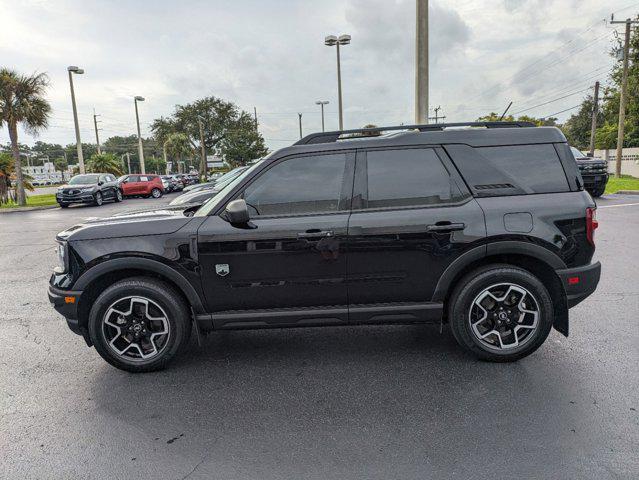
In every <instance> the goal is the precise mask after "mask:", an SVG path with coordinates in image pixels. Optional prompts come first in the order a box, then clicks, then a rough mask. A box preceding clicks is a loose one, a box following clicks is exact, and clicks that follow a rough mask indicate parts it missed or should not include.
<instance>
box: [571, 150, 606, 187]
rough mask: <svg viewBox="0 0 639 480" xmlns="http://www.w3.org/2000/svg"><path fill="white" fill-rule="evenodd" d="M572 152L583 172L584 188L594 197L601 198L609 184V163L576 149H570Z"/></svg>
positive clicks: (580, 170)
mask: <svg viewBox="0 0 639 480" xmlns="http://www.w3.org/2000/svg"><path fill="white" fill-rule="evenodd" d="M570 150H571V151H572V154H573V156H574V157H575V161H576V162H577V167H579V172H581V178H583V181H584V188H585V189H586V190H588V192H590V194H591V195H592V196H593V197H595V198H596V197H601V196H602V195H603V194H604V192H605V191H606V184H607V183H608V163H607V162H606V161H605V160H603V159H601V158H594V157H589V156H587V155H585V154H584V153H583V152H582V151H581V150H578V149H576V148H575V147H570Z"/></svg>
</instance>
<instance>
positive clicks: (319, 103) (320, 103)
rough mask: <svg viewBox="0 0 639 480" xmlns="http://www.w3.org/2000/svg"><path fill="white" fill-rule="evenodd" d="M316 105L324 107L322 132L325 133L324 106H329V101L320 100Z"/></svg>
mask: <svg viewBox="0 0 639 480" xmlns="http://www.w3.org/2000/svg"><path fill="white" fill-rule="evenodd" d="M315 105H319V106H320V107H322V132H323V131H324V105H328V100H318V101H317V102H315Z"/></svg>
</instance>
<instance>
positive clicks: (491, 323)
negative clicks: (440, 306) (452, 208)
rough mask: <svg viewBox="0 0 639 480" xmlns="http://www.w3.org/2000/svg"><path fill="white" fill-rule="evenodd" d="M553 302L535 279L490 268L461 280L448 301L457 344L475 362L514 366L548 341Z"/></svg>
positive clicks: (512, 268)
mask: <svg viewBox="0 0 639 480" xmlns="http://www.w3.org/2000/svg"><path fill="white" fill-rule="evenodd" d="M553 317H554V314H553V306H552V299H551V297H550V295H549V294H548V291H547V290H546V288H545V287H544V285H543V284H542V283H541V281H540V280H539V279H538V278H537V277H535V276H534V275H533V274H531V273H530V272H528V271H527V270H524V269H522V268H519V267H515V266H511V265H501V264H500V265H488V266H486V267H481V268H478V269H477V270H475V271H473V272H470V273H469V274H467V275H466V276H465V277H463V278H462V279H461V280H460V281H459V282H458V284H457V286H456V287H455V290H454V291H453V294H452V296H451V298H450V301H449V307H448V318H449V321H450V326H451V330H452V333H453V336H454V337H455V340H457V343H459V345H460V346H462V347H463V348H464V349H466V350H468V351H469V352H471V353H472V354H474V355H475V356H476V357H478V358H480V359H482V360H488V361H491V362H512V361H515V360H519V359H520V358H523V357H526V356H527V355H530V354H531V353H533V352H534V351H535V350H537V349H538V348H539V347H540V346H541V344H542V343H544V341H545V340H546V337H548V334H549V333H550V329H551V328H552V324H553Z"/></svg>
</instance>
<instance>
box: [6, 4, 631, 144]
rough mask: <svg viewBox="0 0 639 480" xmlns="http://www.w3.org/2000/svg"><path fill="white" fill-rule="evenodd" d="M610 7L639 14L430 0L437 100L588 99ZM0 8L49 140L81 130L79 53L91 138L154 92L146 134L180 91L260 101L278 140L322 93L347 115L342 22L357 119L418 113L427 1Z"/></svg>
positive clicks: (602, 7) (524, 105)
mask: <svg viewBox="0 0 639 480" xmlns="http://www.w3.org/2000/svg"><path fill="white" fill-rule="evenodd" d="M613 11H616V12H618V13H617V14H616V15H617V17H618V18H622V17H623V18H625V17H627V16H632V15H635V14H636V13H637V12H638V11H639V2H633V1H632V0H607V1H605V2H604V1H601V0H447V1H444V0H431V2H430V74H431V78H430V105H431V108H432V107H436V106H438V105H440V106H441V111H440V115H442V114H443V115H446V121H465V120H473V119H475V118H477V117H478V116H479V115H482V114H485V113H488V112H490V111H500V112H501V111H503V109H504V108H505V107H506V105H507V104H508V102H509V101H511V100H512V101H513V102H514V104H513V107H512V108H511V112H513V113H517V112H522V111H523V112H522V113H527V114H531V115H535V116H548V115H550V114H553V113H556V112H560V111H562V110H565V109H568V108H570V107H574V106H575V105H578V104H579V103H580V100H581V98H582V96H583V95H585V94H586V92H583V93H581V92H579V91H580V90H584V89H586V88H588V87H590V86H592V84H594V81H595V80H601V81H602V82H603V81H604V80H605V79H606V78H607V76H608V71H609V70H610V67H611V66H612V61H611V58H610V57H609V56H608V51H609V50H610V48H611V46H612V45H613V43H612V40H613V38H614V31H613V29H612V28H611V27H610V25H606V24H605V22H604V19H605V18H609V17H610V13H611V12H613ZM0 12H2V28H0V66H4V67H9V68H13V69H15V70H17V71H19V72H22V73H32V72H36V71H37V72H46V73H48V74H49V76H50V79H51V87H50V90H49V100H50V102H51V105H52V107H53V114H52V119H51V126H50V128H49V129H48V130H46V131H43V132H42V133H41V134H40V137H39V139H41V140H43V141H47V142H55V143H61V144H68V143H73V142H74V141H75V138H74V132H73V116H72V110H71V101H70V96H69V85H68V80H67V72H66V67H67V66H68V65H79V66H80V67H82V68H84V69H85V71H86V74H85V75H82V76H76V77H75V78H74V79H75V88H76V97H77V101H78V110H79V117H80V128H81V135H82V139H83V141H87V142H94V141H95V136H94V133H93V116H92V115H93V109H94V108H95V110H96V112H97V113H98V114H100V115H101V117H100V119H101V120H102V123H101V124H100V128H102V131H101V132H100V134H101V137H102V138H103V139H104V138H107V137H109V136H111V135H126V134H131V133H134V132H135V113H134V107H133V96H134V95H142V96H144V97H146V99H147V101H146V102H144V103H143V104H141V105H140V116H141V123H142V130H143V135H148V134H149V124H150V122H151V121H152V120H153V119H154V118H157V117H159V116H161V115H164V116H166V115H169V114H171V112H172V111H173V106H174V105H176V104H184V103H187V102H190V101H192V100H195V99H197V98H200V97H203V96H207V95H215V96H218V97H221V98H224V99H226V100H231V101H233V102H235V103H237V104H238V105H239V106H240V107H242V108H243V109H245V110H246V111H249V112H252V111H253V107H254V106H255V107H256V108H257V112H258V118H259V122H260V131H261V132H262V133H263V135H264V137H265V138H266V140H267V144H268V145H269V147H270V148H279V147H281V146H284V145H287V144H290V143H291V142H293V141H295V140H296V139H297V138H298V135H299V133H298V127H297V112H301V113H303V125H304V132H305V133H310V132H311V131H316V130H319V129H320V128H321V123H320V114H319V107H318V106H316V105H315V101H316V100H320V99H321V100H328V101H329V102H330V104H329V105H327V108H326V122H327V129H336V128H337V86H336V65H335V48H334V47H333V48H329V47H326V46H324V36H325V35H328V34H336V35H339V34H341V33H348V34H350V35H352V43H351V44H350V45H348V46H346V47H344V48H343V49H342V81H343V96H344V116H345V127H346V128H357V127H361V126H363V125H364V124H366V123H375V124H377V125H390V124H399V123H402V122H404V123H410V122H412V121H413V116H414V113H413V101H414V100H413V94H414V55H415V53H414V43H415V38H414V36H415V1H414V0H347V1H334V0H322V1H310V0H306V1H301V0H299V1H292V0H291V1H286V0H262V1H258V0H235V1H221V0H218V1H212V0H209V1H189V0H181V1H165V0H155V1H123V0H111V1H91V0H84V1H76V0H60V1H50V2H49V1H44V0H30V1H21V0H0ZM574 92H579V93H575V94H573V93H574ZM564 95H569V96H567V97H566V98H564V99H562V100H559V101H552V100H554V99H556V98H558V97H562V96H564ZM546 102H550V103H547V104H545V105H541V106H539V107H536V108H532V109H530V107H534V106H536V105H539V104H543V103H546ZM431 113H432V110H431ZM570 113H571V111H568V112H564V113H560V114H558V115H557V116H558V117H559V118H560V119H564V118H566V117H567V116H568V115H570ZM20 140H21V141H22V142H23V143H27V144H32V143H33V142H34V139H33V137H30V136H28V135H26V134H24V133H22V134H21V138H20ZM7 141H8V134H7V131H6V128H4V129H3V130H2V131H1V132H0V142H2V143H5V142H7Z"/></svg>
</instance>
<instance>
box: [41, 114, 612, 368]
mask: <svg viewBox="0 0 639 480" xmlns="http://www.w3.org/2000/svg"><path fill="white" fill-rule="evenodd" d="M596 228H597V221H596V219H595V203H594V201H593V200H592V197H591V196H590V195H589V194H588V193H587V192H586V191H584V189H583V181H582V179H581V175H580V173H579V170H578V168H577V165H576V163H575V159H574V157H573V155H572V153H571V151H570V147H569V146H568V144H567V143H566V139H565V138H564V136H563V134H562V133H561V132H560V131H559V130H558V129H556V128H554V127H534V126H533V125H531V124H526V123H516V122H510V123H508V122H494V123H490V122H488V123H470V124H461V125H460V124H438V125H415V126H401V127H384V128H376V129H362V130H352V131H339V132H326V133H316V134H311V135H309V136H307V137H305V138H303V139H301V140H299V141H298V142H297V143H296V144H294V145H292V146H290V147H287V148H284V149H282V150H279V151H277V152H275V153H273V154H271V155H269V156H268V157H267V158H265V159H263V160H262V161H260V162H258V163H256V164H255V165H253V166H251V167H250V168H249V169H247V170H246V171H245V172H244V173H243V174H242V175H240V176H239V177H237V178H236V179H235V180H234V181H232V182H231V183H229V184H228V185H226V187H225V188H223V189H222V190H221V191H220V192H219V193H217V194H216V195H215V197H213V198H211V199H210V200H209V201H208V202H206V203H205V204H204V205H202V206H200V207H190V208H186V209H184V208H182V209H180V208H176V207H166V208H165V209H163V210H156V211H153V212H143V213H131V214H124V215H119V216H115V217H111V218H102V219H93V220H89V221H86V222H84V223H82V224H79V225H75V226H73V227H71V228H69V229H67V230H66V231H64V232H61V233H60V234H58V236H57V238H56V240H57V243H58V255H59V262H60V264H59V266H58V267H57V268H56V269H55V271H54V273H53V275H52V277H51V280H50V287H49V298H50V301H51V302H52V303H53V305H54V306H55V308H56V310H57V311H58V312H60V313H61V314H62V315H63V316H64V317H66V320H67V323H68V325H69V327H70V328H71V330H73V331H74V332H75V333H77V334H80V335H82V336H83V337H84V339H85V341H86V343H87V344H88V345H89V346H91V345H94V346H95V348H96V350H97V351H98V353H99V354H100V355H101V356H102V357H104V359H105V360H106V361H107V362H109V363H111V364H112V365H114V366H116V367H118V368H121V369H124V370H128V371H132V372H141V371H150V370H157V369H160V368H163V367H164V366H166V365H167V364H168V363H169V361H170V360H171V359H172V358H173V357H174V356H175V355H176V354H177V353H178V352H179V351H180V350H181V349H183V348H184V347H185V345H186V344H187V341H188V340H189V337H190V335H191V332H192V331H194V334H195V335H198V336H199V335H201V334H202V333H203V332H205V331H211V330H213V331H214V330H224V329H240V328H267V327H300V326H328V325H330V326H334V325H355V324H382V323H384V324H386V323H418V322H423V323H427V322H434V323H436V324H438V325H440V327H441V326H443V325H444V324H447V325H448V326H449V327H450V329H451V331H452V333H453V335H454V337H455V339H456V340H457V342H458V343H459V344H460V345H461V346H462V347H463V348H465V349H466V350H468V351H470V352H472V353H473V354H475V355H476V356H477V357H479V358H482V359H485V360H491V361H502V362H503V361H513V360H517V359H520V358H522V357H524V356H526V355H529V354H530V353H532V352H534V351H535V350H536V349H537V348H538V347H539V346H540V345H541V344H542V343H543V342H544V340H545V339H546V337H547V336H548V334H549V332H550V330H551V328H553V327H554V328H555V329H556V330H558V331H559V332H561V333H562V334H564V335H566V336H567V335H568V309H569V308H570V307H573V306H575V305H576V304H578V303H579V302H581V301H582V300H584V299H585V298H586V297H587V296H588V295H590V294H591V293H592V292H593V291H594V290H595V288H596V286H597V283H598V281H599V275H600V268H601V267H600V264H599V263H598V262H597V263H591V259H592V257H593V253H594V250H595V243H594V233H595V229H596Z"/></svg>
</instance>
